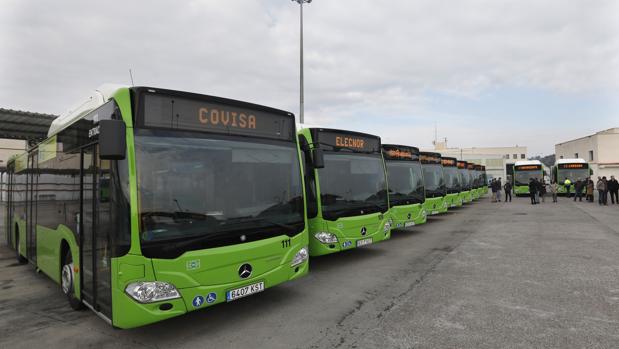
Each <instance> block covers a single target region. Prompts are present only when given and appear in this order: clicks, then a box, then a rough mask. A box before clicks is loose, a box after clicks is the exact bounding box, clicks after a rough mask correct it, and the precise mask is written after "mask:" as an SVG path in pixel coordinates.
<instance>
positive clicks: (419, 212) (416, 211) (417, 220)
mask: <svg viewBox="0 0 619 349" xmlns="http://www.w3.org/2000/svg"><path fill="white" fill-rule="evenodd" d="M389 212H390V213H391V219H392V220H393V222H392V229H404V228H409V227H412V226H415V225H420V224H424V223H426V221H427V212H426V210H425V209H424V208H423V207H422V204H412V205H401V206H392V207H391V208H390V209H389Z"/></svg>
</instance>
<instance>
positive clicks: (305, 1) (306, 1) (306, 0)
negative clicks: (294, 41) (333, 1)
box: [292, 0, 312, 123]
mask: <svg viewBox="0 0 619 349" xmlns="http://www.w3.org/2000/svg"><path fill="white" fill-rule="evenodd" d="M292 1H293V2H296V3H297V4H299V8H300V9H301V12H300V18H301V20H300V23H301V52H300V53H301V54H300V62H299V63H300V76H301V82H300V83H301V88H300V96H299V102H300V103H299V104H300V111H299V121H300V122H301V123H303V122H304V118H303V109H304V104H305V102H304V97H303V4H309V3H311V2H312V0H292Z"/></svg>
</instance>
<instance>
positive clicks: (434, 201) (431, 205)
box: [423, 196, 448, 216]
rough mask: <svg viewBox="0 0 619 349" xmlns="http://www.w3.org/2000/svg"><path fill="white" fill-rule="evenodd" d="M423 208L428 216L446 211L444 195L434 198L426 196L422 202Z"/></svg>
mask: <svg viewBox="0 0 619 349" xmlns="http://www.w3.org/2000/svg"><path fill="white" fill-rule="evenodd" d="M423 208H424V209H425V210H426V212H427V213H428V216H432V215H437V214H440V213H445V212H447V209H448V206H447V202H446V201H445V197H444V196H440V197H436V198H426V201H424V203H423Z"/></svg>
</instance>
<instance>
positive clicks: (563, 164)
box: [552, 159, 593, 195]
mask: <svg viewBox="0 0 619 349" xmlns="http://www.w3.org/2000/svg"><path fill="white" fill-rule="evenodd" d="M591 175H593V170H592V169H591V168H590V167H589V164H588V163H587V162H586V161H585V160H584V159H559V160H557V161H556V163H555V165H554V166H553V167H552V180H553V181H554V182H556V183H557V184H558V186H557V187H558V188H557V189H558V190H557V192H558V193H559V194H561V195H565V194H567V190H566V189H565V180H566V179H568V178H569V180H570V181H571V182H572V183H576V181H577V180H579V179H580V180H585V179H587V178H589V177H590V176H591ZM574 192H575V190H574V187H573V186H572V188H571V189H570V193H574Z"/></svg>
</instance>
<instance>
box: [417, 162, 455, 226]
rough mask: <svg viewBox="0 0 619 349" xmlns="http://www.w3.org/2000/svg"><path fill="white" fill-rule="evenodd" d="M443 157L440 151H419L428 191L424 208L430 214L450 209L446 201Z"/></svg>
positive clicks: (425, 187)
mask: <svg viewBox="0 0 619 349" xmlns="http://www.w3.org/2000/svg"><path fill="white" fill-rule="evenodd" d="M441 158H442V157H441V154H439V153H432V152H420V153H419V160H420V161H421V168H422V170H423V185H424V189H425V193H426V200H425V201H424V203H423V208H424V209H425V210H426V212H427V213H428V215H435V214H439V213H444V212H447V209H448V206H447V201H445V196H446V195H447V191H446V186H445V177H444V176H443V166H442V165H441Z"/></svg>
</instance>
